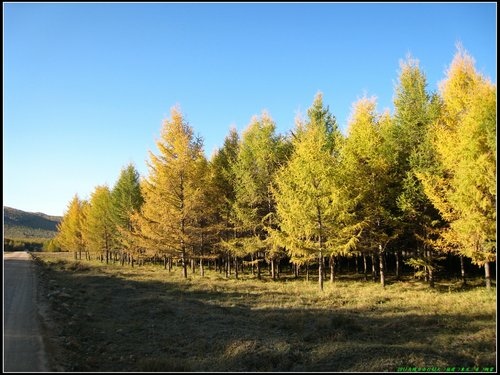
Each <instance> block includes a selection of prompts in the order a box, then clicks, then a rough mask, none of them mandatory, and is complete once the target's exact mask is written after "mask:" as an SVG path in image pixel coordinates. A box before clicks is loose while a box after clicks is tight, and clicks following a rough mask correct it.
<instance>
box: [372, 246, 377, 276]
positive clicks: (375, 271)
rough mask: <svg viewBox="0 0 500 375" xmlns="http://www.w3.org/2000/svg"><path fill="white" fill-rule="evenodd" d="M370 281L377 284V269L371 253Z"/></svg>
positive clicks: (373, 254) (373, 255)
mask: <svg viewBox="0 0 500 375" xmlns="http://www.w3.org/2000/svg"><path fill="white" fill-rule="evenodd" d="M371 256H372V280H373V282H377V269H376V264H375V253H373V252H372V254H371Z"/></svg>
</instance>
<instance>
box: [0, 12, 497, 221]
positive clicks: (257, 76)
mask: <svg viewBox="0 0 500 375" xmlns="http://www.w3.org/2000/svg"><path fill="white" fill-rule="evenodd" d="M3 8H4V9H3V10H4V19H3V21H4V29H3V42H4V47H3V53H4V54H3V79H4V80H3V82H4V83H3V94H4V95H3V97H4V100H3V150H4V151H3V168H4V169H3V171H4V172H3V181H4V182H3V194H4V195H3V199H4V205H5V206H9V207H14V208H18V209H21V210H24V211H31V212H44V213H46V214H50V215H62V214H63V213H64V211H65V210H66V208H67V205H68V203H69V201H70V200H71V199H72V197H73V196H74V194H78V195H79V197H80V198H82V199H88V198H89V197H90V194H91V193H92V191H93V190H94V188H95V187H96V186H97V185H102V184H107V185H108V186H109V187H110V188H111V187H113V185H114V184H115V182H116V179H117V178H118V175H119V173H120V170H121V168H122V167H124V166H125V165H127V164H128V163H130V162H132V163H134V164H135V166H136V168H137V170H138V171H139V173H140V174H141V175H142V176H146V175H147V173H148V169H147V166H146V161H147V160H148V159H149V156H148V150H151V151H152V152H154V153H157V152H158V151H157V148H156V144H155V141H156V139H158V137H159V134H160V129H161V125H162V121H163V120H164V119H165V118H167V117H169V116H170V108H171V107H172V106H174V105H176V104H179V105H180V107H181V110H182V112H183V113H184V114H185V116H186V118H187V120H188V121H189V123H190V124H191V126H192V127H193V128H194V129H195V132H197V133H198V134H199V135H200V136H202V137H203V139H204V145H205V153H206V154H207V157H210V155H211V154H212V151H213V150H214V149H215V148H216V147H219V146H221V145H222V143H223V141H224V138H225V136H226V135H227V134H228V132H229V129H230V127H231V126H235V127H236V129H238V131H240V132H241V131H242V130H243V129H245V128H246V127H247V125H248V124H249V122H250V119H251V117H252V116H253V115H259V114H261V112H262V110H264V109H265V110H267V111H268V112H269V113H270V115H271V117H272V118H273V119H274V120H275V121H276V124H277V128H278V132H279V133H283V134H284V133H286V132H287V131H288V130H289V129H292V128H293V127H294V119H295V116H296V114H297V113H299V112H301V113H305V112H306V110H307V108H308V107H309V106H310V105H311V103H312V101H313V99H314V96H315V94H316V93H317V92H318V91H321V92H323V98H324V103H325V104H326V105H328V106H329V107H330V110H331V112H332V113H333V114H334V115H335V117H336V118H337V121H338V123H339V124H340V126H341V127H342V129H345V127H346V125H347V119H348V117H349V114H350V110H351V105H352V103H353V102H355V101H356V100H357V99H358V98H360V97H361V96H363V94H364V93H366V94H367V95H368V96H372V95H375V96H377V98H378V109H379V110H380V111H382V110H384V109H385V108H389V109H390V110H391V112H392V98H393V90H394V84H395V82H396V80H397V77H398V71H399V61H400V60H401V59H404V58H405V56H406V55H407V54H408V53H411V55H412V56H413V57H414V58H417V59H418V60H419V61H420V67H421V68H422V70H423V71H424V73H425V74H426V76H427V81H428V88H429V90H430V91H434V90H437V84H438V82H439V81H440V80H442V79H443V78H444V75H445V70H446V68H447V67H448V66H449V64H450V62H451V61H452V58H453V55H454V54H455V51H456V48H455V45H456V42H458V41H460V42H461V43H462V44H463V46H464V47H465V49H466V50H467V51H468V52H469V53H470V54H471V55H472V56H473V57H474V58H475V60H476V68H477V69H478V70H479V71H480V72H482V73H483V74H485V75H486V76H488V77H490V78H491V80H492V81H493V82H495V83H496V69H497V66H496V64H497V59H496V55H497V40H496V35H497V33H496V12H497V7H496V3H475V2H474V3H442V4H436V3H399V4H393V3H274V4H267V3H177V4H174V3H107V4H106V3H31V4H30V3H3Z"/></svg>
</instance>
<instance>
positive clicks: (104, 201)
mask: <svg viewBox="0 0 500 375" xmlns="http://www.w3.org/2000/svg"><path fill="white" fill-rule="evenodd" d="M112 204H113V203H112V200H111V191H110V190H109V188H108V187H107V186H105V185H101V186H97V187H96V188H95V190H94V192H93V193H92V194H91V196H90V200H89V204H88V205H87V206H86V207H85V210H84V215H85V220H84V222H83V236H84V238H85V243H86V245H87V247H88V249H89V251H91V252H93V253H96V254H99V255H100V257H101V260H103V259H104V257H105V258H106V263H108V262H109V260H110V256H111V254H112V251H114V250H115V245H116V237H115V236H116V227H115V223H114V221H113V214H112V212H113V208H112Z"/></svg>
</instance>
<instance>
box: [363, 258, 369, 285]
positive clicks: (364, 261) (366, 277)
mask: <svg viewBox="0 0 500 375" xmlns="http://www.w3.org/2000/svg"><path fill="white" fill-rule="evenodd" d="M363 274H364V275H365V281H368V265H367V264H366V254H363Z"/></svg>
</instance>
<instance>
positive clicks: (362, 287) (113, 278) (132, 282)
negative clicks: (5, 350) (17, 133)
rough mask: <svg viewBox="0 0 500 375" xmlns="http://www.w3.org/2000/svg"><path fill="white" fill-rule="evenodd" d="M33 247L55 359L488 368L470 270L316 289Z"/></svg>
mask: <svg viewBox="0 0 500 375" xmlns="http://www.w3.org/2000/svg"><path fill="white" fill-rule="evenodd" d="M33 255H34V257H35V258H36V259H37V260H38V261H37V264H38V267H37V269H38V271H39V282H40V289H39V290H40V293H39V294H40V295H39V298H40V303H41V304H42V306H46V308H47V309H46V312H45V316H46V318H47V322H46V326H45V329H46V332H47V333H48V334H49V337H50V339H49V340H48V341H47V346H48V348H49V352H50V353H51V356H52V358H51V362H52V364H53V366H54V367H57V368H58V369H59V370H64V371H99V372H101V371H102V372H105V371H116V372H121V371H139V372H146V371H165V372H169V371H171V372H178V371H196V372H202V371H203V372H206V371H223V372H226V371H236V372H251V371H259V372H260V371H294V372H311V371H314V372H317V371H337V372H355V371H360V372H369V371H374V372H379V371H394V372H395V371H398V370H399V371H402V370H403V371H408V370H412V368H415V367H416V368H421V369H422V368H425V369H429V368H434V370H438V371H446V370H448V371H453V370H454V371H462V370H467V369H469V371H477V370H479V371H488V370H492V369H493V370H496V368H495V366H496V286H494V287H493V288H492V290H489V291H488V290H486V289H485V288H484V287H483V286H482V285H483V284H482V281H481V280H477V281H471V282H470V284H469V287H468V288H466V289H462V288H460V287H459V282H458V281H456V282H454V281H448V282H438V283H437V285H436V288H435V290H429V288H428V287H427V286H426V285H425V284H424V283H422V282H420V281H415V280H412V279H407V280H404V281H399V282H391V281H390V279H389V283H388V285H387V286H386V288H385V289H383V288H382V287H381V286H380V285H379V284H378V283H373V282H365V281H361V280H360V279H359V277H358V275H348V276H344V277H340V278H339V280H337V281H336V282H334V283H332V284H330V283H325V290H324V291H323V292H320V291H319V290H318V287H317V282H314V281H309V282H306V281H304V280H302V279H299V280H295V279H293V278H291V277H290V278H287V277H281V278H280V280H278V281H272V280H270V279H266V278H264V279H263V280H257V279H255V278H254V277H253V276H251V275H249V274H244V275H240V279H239V280H235V279H234V278H232V279H226V278H225V277H224V275H223V274H219V273H218V272H217V273H216V272H215V271H206V273H205V277H201V276H199V274H197V273H195V274H190V276H189V277H188V279H183V278H182V277H181V270H180V269H178V268H177V269H176V268H174V269H173V271H172V272H170V273H169V272H168V271H167V270H164V269H163V268H162V267H161V266H153V265H147V266H141V267H134V268H132V267H130V266H120V265H119V264H118V263H117V264H109V265H105V264H102V263H100V262H97V261H78V262H76V261H74V260H72V256H73V255H72V254H71V253H34V254H33ZM359 276H361V275H359ZM474 284H476V285H474ZM494 285H495V284H494ZM413 370H414V369H413Z"/></svg>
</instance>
